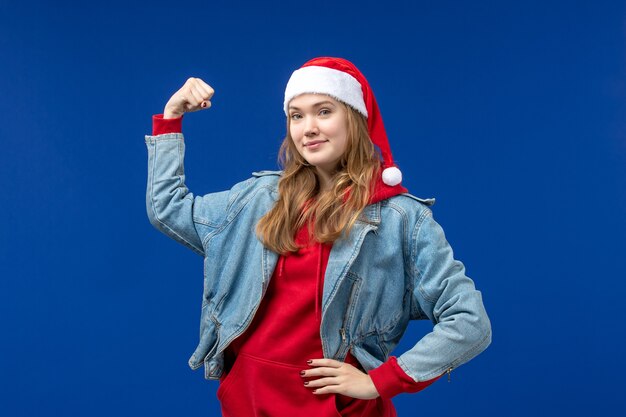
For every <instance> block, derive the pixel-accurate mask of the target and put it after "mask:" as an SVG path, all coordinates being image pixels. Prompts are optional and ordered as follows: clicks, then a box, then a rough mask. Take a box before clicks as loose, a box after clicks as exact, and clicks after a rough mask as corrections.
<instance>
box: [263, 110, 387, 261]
mask: <svg viewBox="0 0 626 417" xmlns="http://www.w3.org/2000/svg"><path fill="white" fill-rule="evenodd" d="M339 103H340V104H341V105H342V106H344V108H345V110H346V112H345V113H346V119H347V120H346V122H347V146H346V151H345V152H344V154H343V156H342V158H341V160H340V161H339V163H338V166H337V169H336V171H335V173H334V175H333V176H332V178H331V181H332V186H331V187H330V189H329V190H327V191H323V190H321V188H320V181H319V178H318V176H317V172H316V169H315V167H314V166H312V165H310V164H309V163H307V161H306V160H305V159H304V158H303V157H302V155H300V153H299V152H298V150H297V148H296V146H295V144H294V143H293V139H292V137H291V134H290V129H289V128H290V118H289V117H287V135H286V136H285V139H284V140H283V142H282V144H281V146H280V150H279V153H278V163H279V165H280V166H281V168H282V169H283V175H282V177H281V179H280V180H279V182H278V195H279V196H278V200H277V201H276V204H275V205H274V207H273V208H272V209H271V210H270V211H268V212H267V213H266V214H265V216H263V217H262V218H261V220H259V223H258V224H257V227H256V233H257V236H258V237H259V239H260V240H261V242H263V244H264V245H265V246H267V247H268V248H270V249H272V250H273V251H274V252H277V253H287V252H294V251H297V250H298V246H297V244H296V241H295V235H296V232H297V231H298V230H299V229H300V228H301V227H302V226H304V225H307V226H308V230H309V235H310V236H311V237H312V238H314V239H315V240H317V241H319V242H334V241H335V240H337V239H338V238H339V237H340V236H341V234H342V232H345V233H346V235H349V233H350V230H351V229H352V226H353V225H354V223H355V222H356V220H357V219H358V217H359V215H360V214H361V212H362V211H363V209H364V208H365V206H367V205H368V203H369V200H370V196H371V194H372V192H373V188H372V187H373V184H374V178H376V176H377V175H379V173H380V164H381V159H380V156H379V154H378V152H377V151H376V149H375V147H374V145H373V143H372V141H371V140H370V138H369V134H368V131H367V120H366V119H365V117H364V116H363V115H362V114H360V113H359V112H357V111H356V110H355V109H353V108H352V107H350V106H348V105H346V104H344V103H343V102H339Z"/></svg>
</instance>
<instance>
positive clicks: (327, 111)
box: [320, 109, 330, 116]
mask: <svg viewBox="0 0 626 417" xmlns="http://www.w3.org/2000/svg"><path fill="white" fill-rule="evenodd" d="M328 114H330V110H329V109H322V110H320V115H321V116H326V115H328Z"/></svg>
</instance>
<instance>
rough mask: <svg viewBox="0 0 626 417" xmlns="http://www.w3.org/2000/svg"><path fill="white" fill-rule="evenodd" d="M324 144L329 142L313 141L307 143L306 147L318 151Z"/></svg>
mask: <svg viewBox="0 0 626 417" xmlns="http://www.w3.org/2000/svg"><path fill="white" fill-rule="evenodd" d="M324 142H327V141H326V140H312V141H309V142H307V143H305V144H304V147H305V148H308V149H317V148H319V147H320V146H321V144H322V143H324Z"/></svg>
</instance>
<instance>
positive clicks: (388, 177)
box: [383, 167, 402, 187]
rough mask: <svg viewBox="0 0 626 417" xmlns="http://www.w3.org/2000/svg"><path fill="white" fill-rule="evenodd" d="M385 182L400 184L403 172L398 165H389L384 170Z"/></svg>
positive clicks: (392, 184)
mask: <svg viewBox="0 0 626 417" xmlns="http://www.w3.org/2000/svg"><path fill="white" fill-rule="evenodd" d="M383 182H384V183H385V184H387V185H389V186H392V187H393V186H394V185H398V184H400V183H401V182H402V172H401V171H400V170H399V169H398V168H397V167H389V168H385V169H384V170H383Z"/></svg>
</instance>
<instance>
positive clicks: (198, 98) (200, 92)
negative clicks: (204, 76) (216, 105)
mask: <svg viewBox="0 0 626 417" xmlns="http://www.w3.org/2000/svg"><path fill="white" fill-rule="evenodd" d="M214 92H215V91H214V90H213V88H212V87H211V86H210V85H208V84H207V83H205V82H204V81H202V80H201V79H200V78H194V77H191V78H189V79H188V80H187V81H186V82H185V84H183V86H182V87H181V88H180V90H178V91H177V92H175V93H174V95H173V96H172V97H170V99H169V101H168V102H167V104H166V105H165V109H164V110H163V118H164V119H175V118H177V117H181V116H182V115H183V114H184V113H189V112H194V111H198V110H202V109H208V108H209V107H211V101H210V99H211V97H213V93H214Z"/></svg>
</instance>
